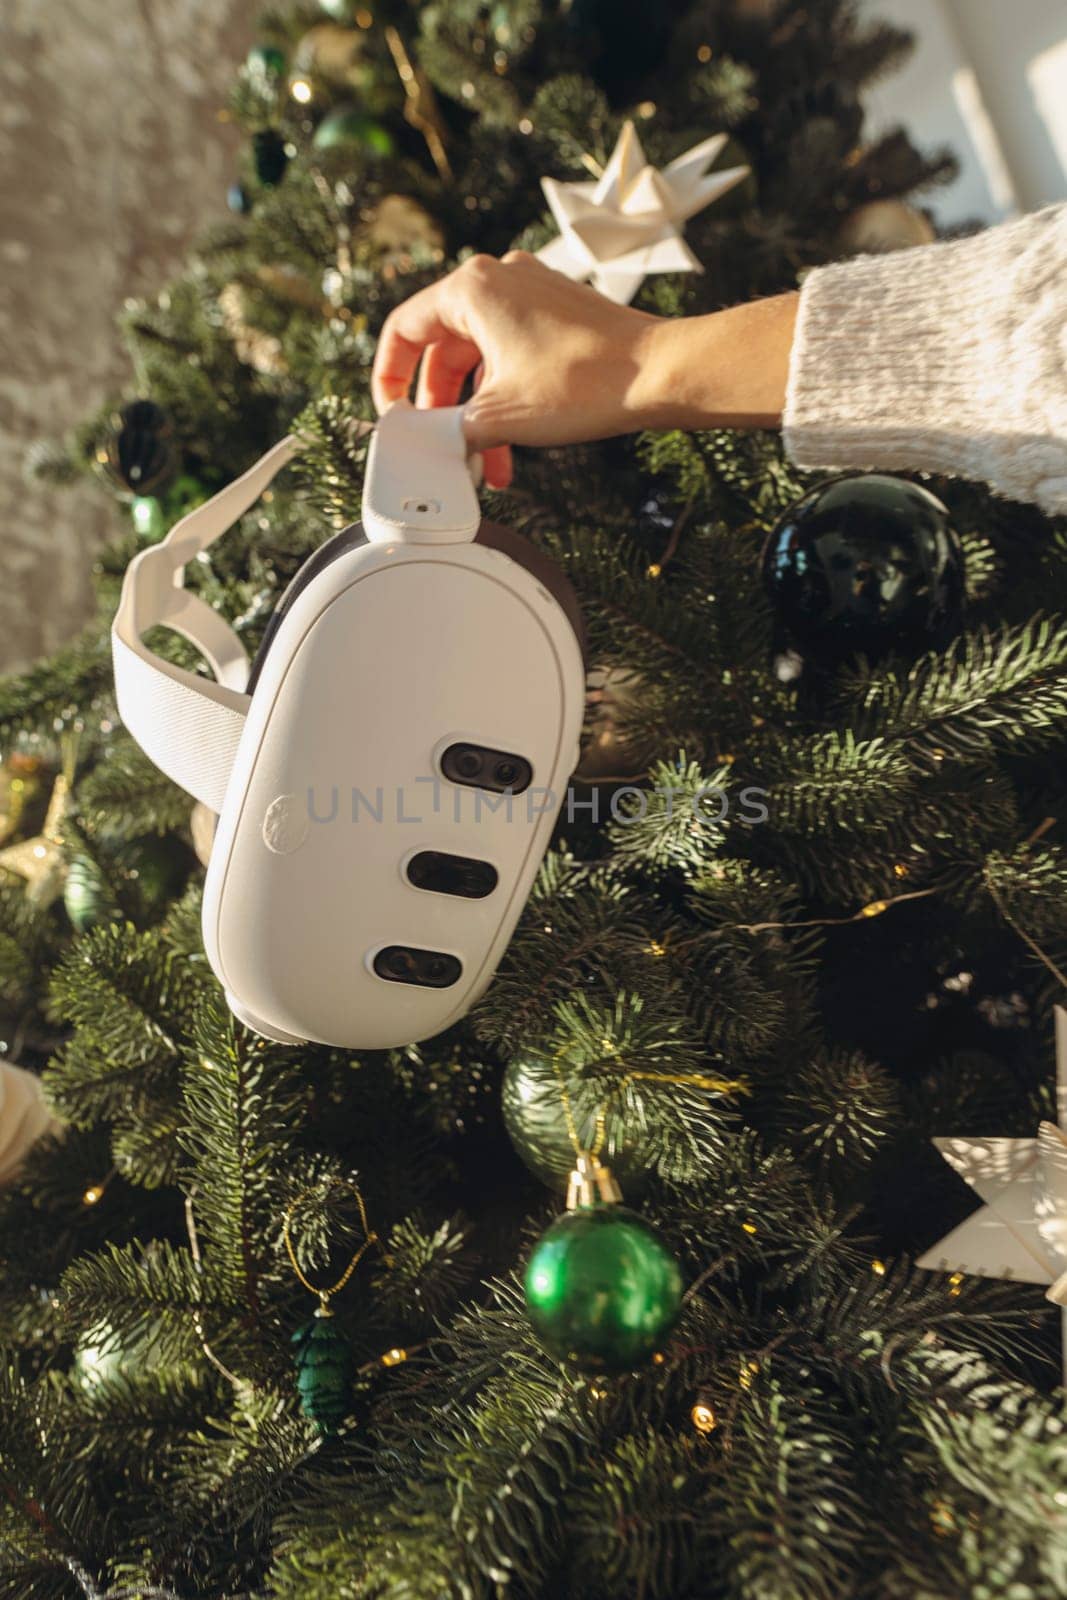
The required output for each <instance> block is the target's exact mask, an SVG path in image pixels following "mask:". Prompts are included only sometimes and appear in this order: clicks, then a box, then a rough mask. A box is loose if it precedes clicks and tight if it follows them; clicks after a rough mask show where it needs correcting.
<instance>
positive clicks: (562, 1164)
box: [501, 1056, 652, 1199]
mask: <svg viewBox="0 0 1067 1600" xmlns="http://www.w3.org/2000/svg"><path fill="white" fill-rule="evenodd" d="M567 1092H568V1094H569V1095H570V1100H571V1107H572V1111H573V1114H574V1122H575V1127H576V1128H577V1130H578V1135H579V1138H580V1139H581V1140H583V1141H584V1143H585V1144H586V1145H587V1146H588V1145H590V1144H591V1143H592V1142H593V1140H594V1138H595V1136H596V1116H597V1111H598V1109H599V1108H600V1107H601V1106H602V1105H603V1103H604V1093H603V1089H597V1088H595V1087H593V1086H591V1085H583V1084H581V1083H575V1082H574V1081H572V1080H570V1079H568V1081H567ZM501 1101H502V1107H503V1112H504V1123H505V1126H506V1127H507V1130H508V1134H509V1135H510V1137H511V1142H512V1144H513V1145H514V1146H515V1149H516V1151H517V1152H518V1154H519V1156H520V1157H521V1159H522V1160H523V1162H524V1163H525V1165H526V1166H528V1167H529V1169H530V1171H531V1172H532V1173H534V1175H535V1176H536V1177H538V1178H540V1180H541V1182H542V1183H547V1184H548V1186H549V1188H550V1189H556V1190H558V1191H560V1192H561V1193H562V1191H563V1190H564V1189H566V1187H567V1179H568V1177H569V1175H570V1173H571V1171H572V1169H573V1167H574V1143H573V1141H572V1139H571V1136H570V1131H569V1129H568V1127H567V1117H566V1113H565V1111H564V1109H563V1097H562V1095H561V1093H560V1082H559V1075H558V1073H557V1072H556V1070H555V1067H554V1065H553V1063H552V1062H551V1061H548V1060H545V1059H543V1058H540V1057H537V1056H534V1057H531V1058H529V1059H525V1058H523V1057H519V1058H518V1059H516V1060H514V1061H511V1062H509V1063H508V1069H507V1071H506V1072H505V1074H504V1082H503V1085H502V1088H501ZM604 1128H605V1138H604V1143H603V1145H602V1146H601V1148H600V1149H599V1150H598V1151H597V1154H598V1155H599V1157H600V1160H601V1161H602V1162H603V1163H604V1165H605V1166H606V1167H610V1168H611V1170H612V1172H613V1173H614V1175H615V1177H616V1179H617V1181H618V1184H619V1187H620V1189H621V1190H622V1192H623V1194H624V1196H626V1198H627V1199H632V1198H633V1197H634V1196H636V1195H638V1194H640V1192H641V1189H642V1187H643V1185H644V1183H645V1181H646V1180H647V1177H648V1169H649V1166H650V1164H651V1160H652V1156H651V1152H650V1150H649V1148H648V1136H647V1134H645V1136H644V1137H643V1138H642V1130H640V1129H636V1128H633V1127H631V1126H629V1125H628V1124H627V1121H626V1117H625V1115H624V1113H623V1112H622V1111H621V1110H620V1111H613V1110H611V1109H610V1108H609V1109H608V1111H607V1114H606V1116H605V1120H604Z"/></svg>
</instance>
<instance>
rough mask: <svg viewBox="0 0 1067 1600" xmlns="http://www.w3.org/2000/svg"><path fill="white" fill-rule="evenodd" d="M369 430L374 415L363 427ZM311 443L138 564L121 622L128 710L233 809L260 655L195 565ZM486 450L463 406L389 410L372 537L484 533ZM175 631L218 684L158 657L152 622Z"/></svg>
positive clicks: (184, 769) (253, 474) (173, 763)
mask: <svg viewBox="0 0 1067 1600" xmlns="http://www.w3.org/2000/svg"><path fill="white" fill-rule="evenodd" d="M362 428H363V430H364V431H366V432H369V431H370V429H371V424H370V423H365V424H362ZM299 448H300V443H299V440H298V439H297V438H296V437H295V436H294V435H292V434H290V435H289V436H288V437H287V438H285V439H283V440H282V441H281V443H280V444H276V445H275V446H274V448H273V449H272V450H268V451H267V453H266V455H265V456H263V457H262V458H261V459H260V460H259V461H257V462H256V464H255V466H254V467H250V468H249V470H248V471H247V472H246V473H244V475H243V476H242V477H240V478H235V479H234V481H233V483H231V484H227V486H226V488H225V489H221V490H220V491H219V493H218V494H217V495H215V496H214V497H213V498H212V499H211V500H208V501H206V502H205V504H204V505H202V506H197V508H196V510H195V511H190V513H189V515H188V516H187V517H183V518H182V520H181V521H180V522H178V523H175V525H174V527H173V528H172V529H171V530H170V532H169V533H168V534H167V536H166V538H165V539H163V540H162V541H161V542H160V543H159V544H157V545H154V546H153V547H152V548H151V549H148V550H142V552H141V554H140V555H139V556H137V557H135V559H134V560H133V561H132V562H131V563H130V565H129V567H128V568H127V569H126V576H125V579H124V581H123V585H122V596H121V599H120V600H119V607H118V611H117V612H116V613H115V620H114V622H113V624H112V627H111V647H112V656H113V658H114V663H115V695H116V699H117V701H118V708H119V715H120V717H121V718H122V721H123V723H124V724H125V725H126V727H127V728H128V729H129V731H130V733H131V734H132V735H133V737H134V738H135V739H136V740H137V743H138V744H139V745H140V746H141V749H142V750H143V751H144V752H145V754H146V755H147V756H148V757H149V758H150V760H152V761H153V762H154V763H155V765H156V766H157V767H158V768H159V770H160V771H161V772H164V773H166V775H167V777H168V778H173V780H174V782H175V783H177V784H179V785H180V786H181V787H182V788H183V789H185V790H187V791H188V793H189V794H191V795H193V796H194V797H195V798H196V799H197V800H201V801H203V803H204V805H206V806H209V807H210V809H211V810H212V811H215V812H219V811H221V810H222V803H223V800H224V798H225V795H226V786H227V784H228V783H229V779H230V772H231V770H232V768H233V763H234V757H235V756H236V754H237V746H238V744H239V742H240V738H241V732H242V730H243V728H244V723H245V717H246V716H247V714H248V707H249V704H250V700H249V696H248V695H247V694H246V693H245V692H244V691H245V687H246V685H247V683H248V671H249V664H248V656H247V654H246V652H245V648H244V646H243V645H242V643H241V641H240V639H239V638H238V637H237V635H236V634H235V633H234V631H233V629H232V628H231V627H230V625H229V623H228V622H226V621H225V619H224V618H223V617H221V616H220V615H219V613H218V612H217V611H214V610H212V608H211V607H210V606H209V605H207V604H205V602H204V601H203V600H201V599H199V598H198V597H197V596H196V595H195V594H190V593H188V592H187V591H186V589H185V588H184V587H183V585H184V582H185V568H186V566H187V565H188V563H189V562H190V561H193V560H195V559H196V557H197V556H199V555H200V554H201V553H202V552H203V551H205V550H207V549H209V548H210V547H211V545H213V544H214V543H215V540H216V539H217V538H219V536H220V535H221V534H223V533H225V532H226V530H227V528H230V527H232V526H233V524H234V523H235V522H236V521H237V519H238V518H239V517H241V516H243V515H244V513H245V512H246V511H247V510H248V509H249V507H250V506H252V505H254V504H255V502H256V501H257V500H258V499H259V497H260V495H261V494H262V493H263V491H264V489H265V488H266V487H267V485H268V484H269V483H270V482H271V480H272V479H273V478H274V477H275V476H276V475H277V474H278V473H279V472H280V471H281V470H282V468H283V467H284V466H285V465H286V464H287V463H288V462H289V461H291V460H292V458H293V456H294V455H296V453H297V451H298V450H299ZM478 466H479V462H478V460H477V458H475V459H474V460H471V461H468V458H467V452H466V445H465V443H464V439H463V429H462V413H461V410H460V408H459V407H458V406H455V407H443V408H441V409H439V410H419V411H417V410H415V409H414V407H412V406H411V405H410V404H408V403H407V402H406V401H402V402H398V403H397V404H396V405H394V406H391V407H390V408H389V410H388V411H386V412H385V413H384V414H383V416H382V418H381V419H380V421H379V423H378V425H377V431H376V433H375V437H374V439H373V440H372V441H371V450H370V453H369V456H368V461H367V472H366V478H365V482H364V489H363V518H364V522H365V524H366V526H367V529H368V532H369V533H370V535H371V537H372V538H378V539H381V540H386V541H388V540H396V541H399V542H416V543H443V544H453V543H457V542H463V541H466V540H470V539H473V538H474V536H475V534H476V533H477V531H478V522H479V517H480V512H479V508H478V497H477V494H476V492H475V488H474V481H473V480H474V476H476V474H477V471H478ZM155 627H165V628H173V629H174V631H175V632H176V633H180V634H182V635H183V637H184V638H186V639H188V640H189V642H190V643H191V644H194V645H195V646H196V648H197V649H198V650H199V651H200V653H201V655H202V656H203V657H204V658H205V660H206V661H207V663H208V665H209V666H210V667H211V670H212V672H213V673H214V674H215V679H214V682H213V681H212V680H211V679H210V678H207V677H204V676H202V675H201V674H199V673H195V672H188V671H187V670H186V669H185V668H184V667H178V666H175V665H174V664H173V663H172V662H170V661H165V660H163V658H162V657H161V656H157V655H155V654H154V653H153V652H152V651H151V650H149V648H148V647H147V645H146V644H145V643H144V635H145V634H146V633H147V632H148V630H149V629H150V628H155Z"/></svg>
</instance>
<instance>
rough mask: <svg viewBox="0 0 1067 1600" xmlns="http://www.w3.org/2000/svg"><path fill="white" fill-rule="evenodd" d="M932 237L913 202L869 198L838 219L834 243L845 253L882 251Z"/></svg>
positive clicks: (928, 224) (928, 241) (930, 240)
mask: <svg viewBox="0 0 1067 1600" xmlns="http://www.w3.org/2000/svg"><path fill="white" fill-rule="evenodd" d="M936 237H937V235H936V234H935V232H934V228H933V224H932V223H931V222H930V219H929V218H928V217H926V216H924V215H923V213H922V212H921V211H916V210H915V208H914V206H909V205H906V204H905V203H904V201H903V200H870V201H868V202H867V204H866V205H862V206H858V207H857V208H856V210H855V211H853V212H851V213H850V214H849V215H848V216H847V217H846V218H845V220H844V222H842V224H841V226H840V228H839V229H838V233H837V245H838V249H839V250H841V252H842V253H843V254H846V255H886V254H888V253H889V251H891V250H907V249H910V248H911V246H912V245H920V244H932V243H933V241H934V239H935V238H936Z"/></svg>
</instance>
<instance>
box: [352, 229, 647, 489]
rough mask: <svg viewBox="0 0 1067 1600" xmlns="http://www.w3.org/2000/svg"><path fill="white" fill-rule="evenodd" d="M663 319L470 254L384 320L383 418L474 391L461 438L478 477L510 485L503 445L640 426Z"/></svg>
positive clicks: (535, 266) (380, 365) (514, 257)
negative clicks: (469, 381)
mask: <svg viewBox="0 0 1067 1600" xmlns="http://www.w3.org/2000/svg"><path fill="white" fill-rule="evenodd" d="M658 326H663V323H662V319H661V318H659V317H653V316H649V315H647V314H646V313H645V312H642V311H634V310H633V309H632V308H631V307H629V306H620V305H616V304H615V303H614V302H613V301H611V300H608V299H606V298H605V297H604V296H603V295H601V294H598V293H597V292H596V290H595V289H588V288H586V287H584V286H583V285H582V284H577V283H572V282H571V280H570V279H569V278H566V277H564V276H563V274H562V273H559V272H554V271H552V270H551V268H549V267H546V266H544V265H543V263H542V262H540V261H538V260H536V258H535V257H534V256H531V255H527V254H526V253H525V252H524V251H521V250H513V251H511V252H510V253H509V254H508V255H506V256H504V257H503V259H502V260H499V261H498V260H496V259H495V258H494V257H493V256H485V255H479V256H472V257H471V258H470V259H469V260H468V261H465V262H464V263H463V265H462V266H460V267H457V268H456V270H455V271H454V272H451V273H449V274H448V276H447V277H445V278H442V279H441V280H440V282H438V283H435V284H431V285H430V287H429V288H427V289H422V290H420V291H419V292H418V293H417V294H414V295H412V297H411V299H410V300H406V301H405V302H404V304H403V305H401V306H398V307H397V308H396V310H395V311H392V312H391V313H390V314H389V316H388V317H387V318H386V321H385V324H384V326H383V328H382V333H381V338H380V340H379V342H378V350H377V354H376V356H375V360H374V373H373V377H372V391H373V395H374V402H375V405H376V406H377V407H378V409H379V411H382V410H384V409H385V407H386V406H388V405H390V404H391V403H392V402H393V401H394V400H399V399H401V398H403V397H404V396H406V395H407V394H408V392H409V390H410V387H411V381H412V378H413V377H414V375H415V369H416V367H418V366H419V362H420V359H421V362H422V365H421V368H420V370H419V381H418V390H417V394H416V404H417V405H420V406H451V405H456V404H457V403H458V401H459V396H460V391H461V389H462V387H463V383H464V380H465V379H466V377H467V376H468V374H469V373H471V372H475V371H476V369H477V372H476V379H475V381H476V384H477V388H476V391H475V393H474V395H473V396H472V398H471V399H470V400H469V401H468V402H467V405H466V408H465V412H464V423H463V426H464V432H465V434H466V437H467V440H468V443H469V444H470V446H471V448H472V449H474V450H481V451H484V452H485V476H486V481H487V482H488V483H490V484H491V485H492V486H493V487H494V488H498V489H499V488H505V487H506V486H507V484H508V483H509V482H510V481H511V451H510V450H509V449H508V446H509V445H511V444H530V445H538V444H540V445H547V444H575V443H577V442H579V441H580V440H584V439H603V438H606V437H608V436H609V435H611V434H616V433H627V432H629V431H631V430H632V429H635V428H641V427H644V426H647V419H646V416H645V390H646V385H645V383H644V382H643V381H642V376H643V373H645V374H646V375H647V356H648V350H647V346H648V343H649V338H650V335H651V333H652V331H653V330H654V329H655V328H656V327H658Z"/></svg>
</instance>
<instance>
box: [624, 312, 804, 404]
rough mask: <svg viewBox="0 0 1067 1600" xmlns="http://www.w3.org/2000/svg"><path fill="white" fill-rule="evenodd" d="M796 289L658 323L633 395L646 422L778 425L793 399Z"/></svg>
mask: <svg viewBox="0 0 1067 1600" xmlns="http://www.w3.org/2000/svg"><path fill="white" fill-rule="evenodd" d="M798 300H799V296H798V295H796V294H783V295H777V296H775V298H774V299H772V300H754V301H751V302H750V303H749V304H747V305H741V306H731V307H730V309H729V310H727V311H716V312H713V313H712V314H711V315H710V316H706V317H684V318H678V319H669V320H664V321H660V320H657V321H655V322H654V323H650V325H649V327H648V329H647V331H646V333H645V336H644V349H643V353H642V359H641V363H640V371H639V373H638V375H637V377H636V378H635V379H634V383H633V389H632V393H631V396H630V397H629V400H630V404H631V407H632V409H633V412H634V415H635V417H636V418H637V419H638V423H637V425H638V426H639V427H644V428H774V427H777V426H778V424H779V422H780V420H781V415H782V408H783V406H784V404H785V392H786V383H787V380H788V376H789V353H790V350H791V348H792V344H793V330H794V326H795V323H796V314H797V303H798Z"/></svg>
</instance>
